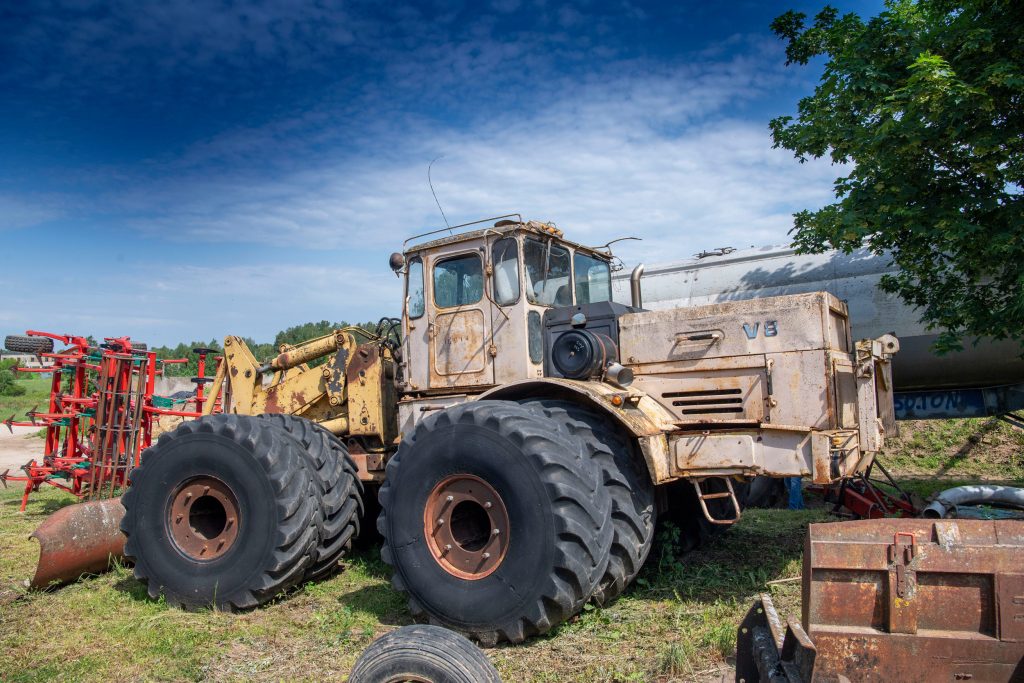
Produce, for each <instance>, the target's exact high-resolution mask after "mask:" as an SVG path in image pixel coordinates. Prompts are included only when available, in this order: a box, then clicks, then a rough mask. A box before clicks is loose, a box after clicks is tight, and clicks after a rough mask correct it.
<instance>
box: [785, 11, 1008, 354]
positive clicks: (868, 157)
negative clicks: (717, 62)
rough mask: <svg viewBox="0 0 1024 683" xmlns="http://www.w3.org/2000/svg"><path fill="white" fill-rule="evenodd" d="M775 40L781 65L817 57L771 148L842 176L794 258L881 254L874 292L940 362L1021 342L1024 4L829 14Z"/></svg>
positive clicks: (797, 24) (797, 16)
mask: <svg viewBox="0 0 1024 683" xmlns="http://www.w3.org/2000/svg"><path fill="white" fill-rule="evenodd" d="M772 30H773V31H774V32H775V33H776V34H777V35H778V36H779V37H780V38H782V39H783V40H785V41H787V43H788V44H787V47H786V56H787V64H793V63H796V64H807V63H808V62H809V61H810V60H812V59H814V58H817V57H824V58H825V60H826V61H825V67H824V74H823V75H822V77H821V81H820V83H819V84H818V86H817V87H816V88H815V91H814V94H813V95H812V96H809V97H805V98H803V99H801V100H800V103H799V109H798V111H799V116H798V117H797V119H796V120H794V119H793V118H792V117H789V116H782V117H779V118H776V119H774V120H773V121H772V122H771V132H772V137H773V139H774V141H775V146H776V147H783V148H785V149H789V150H792V151H793V152H794V153H795V155H796V157H797V158H798V159H799V160H800V161H805V160H806V159H807V158H808V157H814V158H818V157H823V156H825V155H828V156H829V157H830V158H831V160H832V161H833V162H835V163H837V164H846V165H847V167H846V168H848V169H849V173H848V174H847V175H845V176H843V177H840V178H838V179H837V180H836V182H835V196H836V199H837V201H836V202H835V203H833V204H830V205H828V206H825V207H824V208H822V209H820V210H818V211H801V212H800V213H797V214H795V215H794V219H795V222H794V228H793V232H794V235H795V239H794V243H795V245H796V246H797V247H798V248H799V250H801V251H802V252H805V253H807V252H811V253H813V252H821V251H824V250H826V249H829V248H838V249H842V250H844V251H847V252H849V251H850V250H852V249H854V248H856V247H859V246H862V245H867V246H868V247H869V248H870V249H871V250H872V251H873V252H875V253H883V252H890V253H891V254H892V258H893V261H894V262H895V263H896V265H898V266H899V267H900V269H901V270H900V272H899V274H897V275H892V276H886V277H885V278H884V279H883V281H882V287H883V288H884V289H885V290H887V291H889V292H893V293H896V294H898V295H900V296H901V297H902V298H903V299H904V300H905V301H907V302H908V303H909V304H911V305H913V306H915V307H917V308H918V312H919V314H920V315H921V318H922V320H923V321H924V322H925V323H926V324H927V325H928V327H929V329H932V330H935V331H937V332H939V338H938V340H937V342H936V345H935V346H936V349H937V350H938V351H942V352H944V351H948V350H951V349H956V348H960V339H961V338H962V337H964V336H968V337H979V336H987V337H993V338H996V339H1014V340H1017V341H1018V342H1020V343H1021V344H1024V215H1022V208H1024V196H1022V188H1024V161H1022V148H1024V2H1020V0H961V1H959V2H957V1H954V0H919V1H917V2H912V1H909V0H907V1H896V0H890V1H889V2H887V3H886V9H885V11H884V12H882V13H881V14H880V15H879V16H877V17H875V18H873V19H871V20H869V21H867V22H864V21H862V20H861V19H860V18H859V17H857V16H856V15H853V14H847V15H843V16H840V15H839V13H838V12H837V11H836V10H835V9H833V8H831V7H828V6H826V7H825V9H823V10H822V11H821V12H820V13H819V14H818V15H817V16H816V17H815V19H814V23H813V25H810V26H807V25H806V24H805V15H803V14H801V13H797V12H792V11H790V12H787V13H786V14H783V15H782V16H780V17H778V18H777V19H776V20H775V21H774V22H773V23H772Z"/></svg>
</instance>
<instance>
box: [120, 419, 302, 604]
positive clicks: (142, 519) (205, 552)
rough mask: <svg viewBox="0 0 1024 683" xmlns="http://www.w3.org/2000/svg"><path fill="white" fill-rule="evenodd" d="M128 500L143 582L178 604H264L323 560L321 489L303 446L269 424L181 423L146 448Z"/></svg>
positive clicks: (129, 549)
mask: <svg viewBox="0 0 1024 683" xmlns="http://www.w3.org/2000/svg"><path fill="white" fill-rule="evenodd" d="M121 501H122V503H123V504H124V507H125V516H124V520H123V521H122V523H121V531H123V532H124V534H125V536H126V538H127V540H126V542H125V555H126V556H128V558H129V559H131V560H134V562H135V577H136V578H138V579H140V580H142V581H144V582H146V583H147V584H148V590H149V595H150V597H154V598H155V597H157V596H159V595H163V596H164V597H165V598H166V600H167V602H168V603H169V604H172V605H175V606H179V607H186V608H195V607H210V606H216V607H217V608H218V609H222V610H226V611H234V610H238V609H246V608H250V607H255V606H256V605H259V604H261V603H264V602H266V601H267V600H270V599H271V598H273V597H274V596H275V595H277V594H278V593H280V592H282V591H284V590H287V589H288V588H291V587H292V586H294V585H296V584H297V583H298V582H299V581H301V580H302V579H303V577H304V576H305V573H306V569H307V568H308V567H309V566H310V565H311V564H312V563H313V561H314V553H315V550H316V547H317V540H318V537H319V530H320V527H321V517H320V490H319V487H318V486H317V484H316V482H315V481H314V475H313V474H312V473H311V472H310V468H309V467H308V466H307V464H306V457H305V456H304V455H303V447H302V445H301V444H300V443H299V442H298V441H296V440H295V439H294V438H292V437H291V436H290V435H289V434H288V433H287V432H286V431H284V430H283V429H281V428H280V427H277V426H275V425H274V424H272V423H271V422H268V421H266V420H261V419H258V418H256V417H251V416H242V415H213V416H210V417H204V418H202V419H199V420H194V421H191V422H185V423H182V424H181V426H179V427H178V428H177V429H175V430H174V431H173V432H170V433H167V434H163V435H162V436H161V437H160V440H159V442H158V443H157V444H156V445H155V446H153V447H151V448H148V449H146V451H145V452H144V453H143V455H142V464H141V465H140V466H139V467H137V468H135V469H134V470H132V473H131V487H130V488H129V489H128V491H127V492H126V493H125V494H124V496H123V497H122V499H121Z"/></svg>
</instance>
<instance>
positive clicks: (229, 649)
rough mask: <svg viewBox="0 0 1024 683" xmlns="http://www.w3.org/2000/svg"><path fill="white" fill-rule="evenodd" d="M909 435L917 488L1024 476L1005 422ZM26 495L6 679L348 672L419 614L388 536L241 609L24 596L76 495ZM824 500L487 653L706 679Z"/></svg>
mask: <svg viewBox="0 0 1024 683" xmlns="http://www.w3.org/2000/svg"><path fill="white" fill-rule="evenodd" d="M903 430H904V432H903V436H902V437H901V439H900V440H898V441H895V442H894V443H893V444H891V446H890V449H889V452H888V453H887V455H886V456H885V458H884V460H883V462H884V463H886V464H887V466H889V468H890V469H891V470H892V471H894V472H895V473H897V474H898V475H899V477H900V482H901V484H902V485H904V486H905V487H906V488H908V489H909V490H911V491H912V492H913V493H914V494H916V495H918V496H919V497H921V498H924V497H927V496H928V495H930V494H932V493H934V492H936V491H938V490H941V489H944V488H948V487H951V486H956V485H960V484H963V483H970V482H972V481H977V480H978V479H979V478H986V479H989V480H996V479H998V480H1004V481H1008V482H1016V483H1018V484H1019V483H1020V482H1022V481H1024V476H1022V472H1021V465H1020V457H1021V452H1022V450H1024V448H1022V444H1024V436H1022V435H1021V434H1019V433H1015V432H1012V431H1009V430H1006V429H1004V428H1003V427H1002V426H1001V425H999V424H993V423H991V422H989V421H985V420H973V421H950V422H947V423H940V422H930V423H920V424H904V425H903ZM958 454H959V455H958ZM18 494H19V492H18V491H16V490H13V489H11V490H7V491H2V490H0V680H2V681H38V680H73V681H79V680H80V681H135V680H162V681H188V680H215V681H248V680H258V681H277V680H289V681H292V680H324V679H330V680H344V679H345V677H346V675H347V673H348V671H349V669H350V668H351V666H352V664H353V662H354V661H355V659H356V657H358V655H359V654H360V653H361V651H362V650H363V649H364V648H365V647H366V646H367V645H368V644H369V643H370V642H371V641H372V640H373V639H374V638H375V637H377V636H379V635H381V634H383V633H385V632H386V631H388V630H391V629H394V628H396V627H398V626H401V625H403V624H407V623H410V622H411V617H410V615H409V612H408V610H407V608H406V605H405V601H404V599H403V598H402V596H401V595H399V594H398V593H397V592H395V591H393V590H392V589H391V587H390V584H389V581H388V578H389V574H388V571H387V567H386V566H384V565H383V564H382V563H381V561H380V559H379V554H378V549H377V548H376V547H373V548H370V549H366V550H362V551H359V552H357V553H355V554H354V555H353V556H352V557H351V558H350V559H349V560H348V561H347V562H346V564H345V568H344V570H343V571H342V572H341V573H340V574H338V575H337V576H335V577H333V578H331V579H330V580H328V581H324V582H322V583H318V584H312V585H308V586H305V587H303V588H302V589H300V590H298V591H296V592H295V593H293V594H291V595H288V596H283V597H281V598H280V599H278V600H275V601H274V602H272V603H271V604H269V605H266V606H264V607H261V608H259V609H256V610H252V611H250V612H247V613H244V614H238V615H231V614H224V613H220V612H216V611H212V610H205V611H200V612H192V613H186V612H182V611H180V610H177V609H171V608H168V607H167V606H166V605H165V604H163V603H162V602H161V601H158V600H151V599H150V598H149V597H148V596H147V594H146V589H145V587H144V586H143V585H142V584H140V583H139V582H138V581H136V580H135V579H134V578H133V577H132V574H131V570H130V569H128V568H124V567H119V568H117V569H115V570H114V571H112V572H109V573H107V574H104V575H101V576H96V577H90V578H87V579H84V580H82V581H79V582H78V583H75V584H73V585H69V586H66V587H64V588H61V589H59V590H54V591H50V592H46V593H27V592H26V591H25V590H24V589H23V588H21V587H20V583H19V582H20V581H21V580H22V579H24V578H26V577H28V576H29V575H30V574H31V572H32V570H33V568H34V565H35V561H36V556H37V548H36V546H35V542H34V541H30V540H28V538H27V536H28V534H29V533H30V532H31V530H32V529H34V528H35V526H37V525H38V524H39V523H40V522H41V521H42V520H43V519H44V518H45V517H46V515H47V514H49V513H50V512H52V511H53V510H55V509H56V508H57V507H59V506H61V505H63V504H67V503H70V502H73V501H74V499H73V498H71V497H70V496H67V495H65V494H62V493H61V492H59V491H55V490H52V489H49V490H44V491H42V492H41V493H39V494H36V495H34V496H33V497H32V499H31V501H30V503H29V508H28V511H27V512H26V513H25V514H24V515H22V514H18V513H17V512H16V510H17V506H18ZM826 510H827V508H822V507H819V508H817V509H812V510H808V511H804V512H799V513H793V512H789V511H785V510H748V511H746V512H745V513H744V515H743V519H742V520H741V522H740V523H739V524H737V525H736V526H735V527H734V528H732V529H731V530H730V531H729V532H728V533H725V534H723V535H722V536H721V537H720V538H718V539H717V540H716V541H715V542H713V543H712V544H710V545H708V546H707V547H706V548H704V549H702V550H700V551H696V552H690V553H682V552H681V551H680V547H679V533H678V530H676V529H675V528H674V527H673V526H671V525H669V524H662V525H661V526H660V527H659V529H658V533H657V537H656V542H655V545H654V547H653V548H652V550H651V554H650V557H649V559H648V561H647V563H646V565H645V567H644V569H643V570H642V571H641V573H640V576H639V577H638V578H637V580H636V581H635V582H634V584H633V586H632V587H631V588H630V589H629V590H627V592H626V593H625V594H624V595H623V596H621V597H620V598H619V599H618V600H616V601H615V602H613V603H612V604H610V605H609V606H607V607H605V608H596V607H593V606H588V607H587V608H586V609H585V610H584V611H583V613H581V614H580V615H579V616H577V617H575V618H573V619H571V620H570V621H568V622H567V623H565V624H562V625H560V626H559V627H557V628H555V629H554V630H553V631H552V632H550V633H549V634H546V635H545V636H542V637H538V638H533V639H531V640H529V641H528V642H526V643H524V644H522V645H518V646H507V645H505V646H499V647H496V648H490V649H488V650H487V654H488V655H489V656H490V658H491V660H492V661H493V662H494V663H495V665H496V666H497V667H498V670H499V672H500V673H501V675H502V677H503V679H504V680H507V681H523V682H527V681H536V682H549V681H550V682H555V681H558V682H561V681H581V682H582V681H588V682H590V681H596V682H600V681H606V682H611V681H621V682H627V681H637V682H639V681H652V680H659V679H661V680H669V679H673V678H674V679H678V680H692V679H702V678H708V677H710V676H711V675H712V672H714V671H716V670H717V669H718V668H719V667H721V666H723V664H724V663H725V662H726V661H727V660H729V659H731V656H732V653H733V649H734V646H735V633H736V628H737V626H738V624H739V622H740V620H741V619H742V617H743V616H744V615H745V614H746V611H747V609H748V608H749V606H750V604H751V602H752V600H753V598H754V596H755V595H756V594H758V593H761V592H769V593H771V594H772V597H773V600H774V602H775V605H776V607H777V608H778V610H779V612H780V614H782V615H783V616H788V615H793V614H799V611H800V582H799V581H790V582H783V583H772V582H774V581H776V580H778V579H790V578H793V577H798V576H799V575H800V570H801V562H802V550H803V546H802V544H803V537H804V533H805V529H806V526H807V524H809V523H812V522H819V521H830V518H829V516H828V515H827V513H826ZM29 653H32V654H31V656H30V655H29Z"/></svg>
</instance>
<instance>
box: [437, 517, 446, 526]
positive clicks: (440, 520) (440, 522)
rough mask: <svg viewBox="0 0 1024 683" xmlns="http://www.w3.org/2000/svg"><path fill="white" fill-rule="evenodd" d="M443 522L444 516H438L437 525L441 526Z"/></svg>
mask: <svg viewBox="0 0 1024 683" xmlns="http://www.w3.org/2000/svg"><path fill="white" fill-rule="evenodd" d="M442 524H444V517H438V518H437V525H438V526H441V525H442Z"/></svg>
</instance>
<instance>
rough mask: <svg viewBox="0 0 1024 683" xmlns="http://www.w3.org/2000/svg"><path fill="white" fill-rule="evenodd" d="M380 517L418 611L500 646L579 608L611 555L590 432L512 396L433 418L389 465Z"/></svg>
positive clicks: (385, 551) (607, 508)
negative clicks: (574, 429) (571, 428)
mask: <svg viewBox="0 0 1024 683" xmlns="http://www.w3.org/2000/svg"><path fill="white" fill-rule="evenodd" d="M380 503H381V515H380V517H379V518H378V521H377V524H378V529H379V531H380V533H381V535H382V536H383V537H384V545H383V548H382V550H381V556H382V557H383V559H384V561H385V562H386V563H387V564H389V565H391V567H392V568H393V570H394V575H393V578H392V584H393V585H394V587H395V588H396V589H397V590H399V591H402V592H404V593H406V594H407V595H408V598H409V608H410V610H411V611H412V613H413V615H414V616H416V617H417V618H421V619H422V618H428V619H429V620H430V621H431V622H432V623H434V624H437V625H441V626H446V627H448V628H452V629H455V630H457V631H461V632H463V633H466V634H468V635H471V636H473V637H475V638H476V639H477V640H479V641H480V642H481V643H484V644H486V645H493V644H494V643H496V642H498V641H502V640H508V641H511V642H514V643H518V642H521V641H523V640H524V639H526V638H528V637H529V636H532V635H535V634H540V633H544V632H546V631H547V630H549V629H550V628H551V627H552V626H555V625H556V624H558V623H560V622H562V621H564V620H566V619H568V618H570V617H572V616H573V615H574V614H576V613H577V612H578V611H579V610H580V609H582V607H583V604H584V603H585V602H586V600H587V599H588V598H589V597H590V595H591V594H592V593H593V591H594V588H595V587H596V586H597V582H598V581H599V580H600V578H601V576H602V575H603V574H604V569H605V567H606V565H607V563H608V561H609V556H608V553H609V549H610V547H611V542H612V524H611V514H610V513H611V499H610V498H609V495H608V491H607V489H606V488H605V487H604V486H603V485H602V483H601V478H600V470H599V469H598V467H597V465H596V463H595V462H594V461H593V459H592V458H590V457H589V456H588V454H587V453H586V449H585V445H584V443H583V441H582V440H581V439H580V438H579V437H577V436H575V435H573V434H571V433H569V432H568V431H565V430H563V429H562V428H561V427H560V426H559V425H558V424H557V423H556V422H555V421H552V420H549V419H546V418H544V416H542V415H539V414H537V413H536V412H534V411H533V410H530V409H528V408H525V407H523V406H520V405H518V404H516V403H509V402H505V401H473V402H469V403H465V404H462V405H459V406H455V407H453V408H449V409H447V410H444V411H441V412H439V413H435V414H434V415H431V416H430V417H428V418H426V419H424V420H423V421H422V422H421V423H420V424H419V425H417V427H416V429H415V430H413V433H412V434H411V436H409V437H408V438H406V439H404V440H403V441H402V445H401V447H400V448H399V450H398V453H396V454H395V456H394V457H392V458H391V460H390V462H389V463H388V467H387V478H386V480H385V482H384V485H383V487H382V488H381V491H380Z"/></svg>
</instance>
